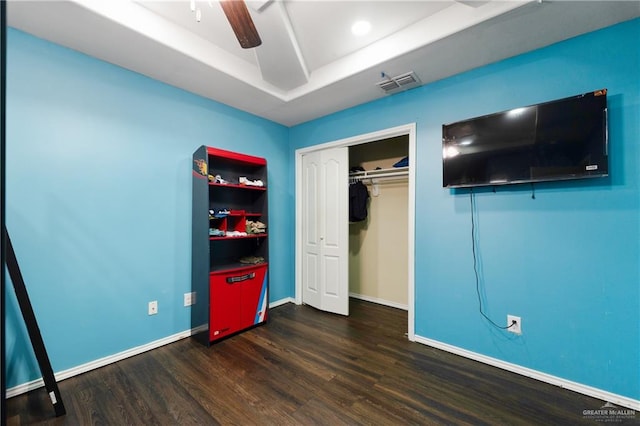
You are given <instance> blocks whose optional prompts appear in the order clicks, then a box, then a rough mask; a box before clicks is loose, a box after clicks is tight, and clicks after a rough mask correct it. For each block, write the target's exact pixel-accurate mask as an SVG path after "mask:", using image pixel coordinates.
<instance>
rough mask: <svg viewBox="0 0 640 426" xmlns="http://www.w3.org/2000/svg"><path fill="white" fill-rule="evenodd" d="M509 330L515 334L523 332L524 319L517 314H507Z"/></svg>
mask: <svg viewBox="0 0 640 426" xmlns="http://www.w3.org/2000/svg"><path fill="white" fill-rule="evenodd" d="M507 327H509V328H507V331H510V332H511V333H515V334H522V319H520V317H517V316H515V315H507Z"/></svg>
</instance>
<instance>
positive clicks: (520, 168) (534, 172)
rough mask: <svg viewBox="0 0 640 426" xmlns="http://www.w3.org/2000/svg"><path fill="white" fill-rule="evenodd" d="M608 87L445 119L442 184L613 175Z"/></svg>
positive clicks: (480, 183)
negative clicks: (610, 171) (553, 99)
mask: <svg viewBox="0 0 640 426" xmlns="http://www.w3.org/2000/svg"><path fill="white" fill-rule="evenodd" d="M608 157H609V156H608V132H607V90H606V89H602V90H596V91H594V92H589V93H584V94H582V95H577V96H572V97H568V98H564V99H558V100H555V101H550V102H545V103H541V104H537V105H531V106H527V107H523V108H515V109H512V110H509V111H503V112H498V113H495V114H489V115H485V116H482V117H476V118H471V119H468V120H463V121H458V122H456V123H451V124H444V125H443V126H442V186H443V187H445V188H464V187H474V186H487V185H504V184H514V183H527V182H541V181H552V180H566V179H581V178H590V177H603V176H608V174H609V164H608Z"/></svg>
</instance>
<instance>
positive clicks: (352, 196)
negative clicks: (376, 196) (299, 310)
mask: <svg viewBox="0 0 640 426" xmlns="http://www.w3.org/2000/svg"><path fill="white" fill-rule="evenodd" d="M368 201H369V190H368V189H367V187H366V186H365V185H364V183H362V181H356V182H354V183H350V184H349V222H361V221H363V220H365V219H366V218H367V202H368Z"/></svg>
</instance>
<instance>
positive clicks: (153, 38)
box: [7, 0, 640, 126]
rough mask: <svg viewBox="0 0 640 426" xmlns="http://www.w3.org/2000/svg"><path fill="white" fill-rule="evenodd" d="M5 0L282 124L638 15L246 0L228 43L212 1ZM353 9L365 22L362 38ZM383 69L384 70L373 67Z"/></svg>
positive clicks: (608, 7) (87, 42)
mask: <svg viewBox="0 0 640 426" xmlns="http://www.w3.org/2000/svg"><path fill="white" fill-rule="evenodd" d="M194 3H195V7H196V9H199V10H200V15H201V19H200V22H197V20H196V12H192V11H191V3H190V1H189V0H187V1H146V0H138V1H133V0H110V1H109V0H77V1H65V2H61V1H42V2H36V1H24V0H9V3H8V7H7V19H8V24H9V26H11V27H14V28H17V29H20V30H23V31H25V32H28V33H31V34H33V35H35V36H38V37H41V38H44V39H46V40H50V41H53V42H55V43H58V44H61V45H63V46H68V47H70V48H72V49H75V50H78V51H80V52H84V53H86V54H88V55H91V56H94V57H96V58H100V59H102V60H105V61H107V62H111V63H114V64H117V65H120V66H122V67H124V68H127V69H130V70H133V71H136V72H139V73H141V74H144V75H147V76H149V77H152V78H154V79H157V80H160V81H163V82H166V83H168V84H171V85H173V86H176V87H180V88H182V89H185V90H188V91H190V92H193V93H197V94H199V95H201V96H204V97H207V98H210V99H214V100H216V101H219V102H222V103H225V104H227V105H230V106H233V107H235V108H238V109H241V110H244V111H247V112H250V113H252V114H255V115H258V116H261V117H264V118H267V119H269V120H273V121H275V122H278V123H281V124H284V125H287V126H291V125H295V124H298V123H301V122H304V121H307V120H311V119H314V118H317V117H320V116H323V115H326V114H329V113H332V112H335V111H338V110H341V109H345V108H348V107H351V106H354V105H358V104H361V103H364V102H368V101H371V100H374V99H377V98H380V97H384V96H389V95H386V94H384V93H383V92H382V91H381V90H380V89H379V88H378V87H377V86H376V83H377V82H379V81H382V80H384V79H385V78H387V77H386V76H390V77H394V76H396V75H399V74H403V73H405V72H409V71H414V72H415V73H416V74H417V76H418V77H419V78H420V80H421V81H422V83H429V82H432V81H435V80H438V79H441V78H444V77H448V76H451V75H454V74H457V73H460V72H463V71H466V70H469V69H472V68H475V67H478V66H481V65H485V64H488V63H491V62H495V61H498V60H501V59H504V58H507V57H510V56H514V55H517V54H520V53H523V52H527V51H530V50H533V49H536V48H539V47H542V46H546V45H549V44H552V43H555V42H557V41H560V40H564V39H567V38H570V37H573V36H576V35H579V34H583V33H586V32H589V31H593V30H596V29H599V28H603V27H606V26H609V25H612V24H615V23H617V22H621V21H626V20H629V19H632V18H635V17H637V16H640V1H620V2H617V1H584V2H582V1H550V0H544V1H518V0H512V1H473V0H472V1H455V0H442V1H427V0H422V1H416V0H414V1H377V0H350V1H346V0H342V1H340V0H324V1H320V0H316V1H309V0H262V1H248V2H247V4H248V5H249V10H250V12H251V15H252V18H253V20H254V22H255V25H256V28H257V30H258V32H259V33H260V36H261V38H262V45H261V46H259V47H257V48H255V49H247V50H244V49H242V48H240V46H239V44H238V42H237V40H236V39H235V36H234V35H233V32H232V30H231V28H230V26H229V24H228V22H227V21H226V18H225V17H224V14H223V13H222V9H221V7H220V5H219V4H217V1H215V0H214V1H211V2H209V1H195V2H194ZM357 19H366V20H368V21H370V22H371V24H372V30H371V32H370V33H369V34H368V35H366V36H363V37H360V38H358V37H355V36H353V35H352V34H351V30H350V27H351V25H352V23H353V22H354V21H355V20H357ZM383 75H384V76H385V77H383Z"/></svg>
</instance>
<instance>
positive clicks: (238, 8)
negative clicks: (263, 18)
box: [220, 0, 262, 49]
mask: <svg viewBox="0 0 640 426" xmlns="http://www.w3.org/2000/svg"><path fill="white" fill-rule="evenodd" d="M220 6H222V10H223V11H224V14H225V15H226V16H227V20H228V21H229V24H230V25H231V28H232V29H233V32H234V33H235V35H236V38H237V39H238V41H239V42H240V46H242V48H243V49H251V48H253V47H257V46H260V45H261V44H262V40H261V39H260V35H259V34H258V30H256V27H255V25H254V24H253V19H251V15H250V14H249V10H248V9H247V5H246V3H245V2H244V1H243V0H220Z"/></svg>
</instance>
